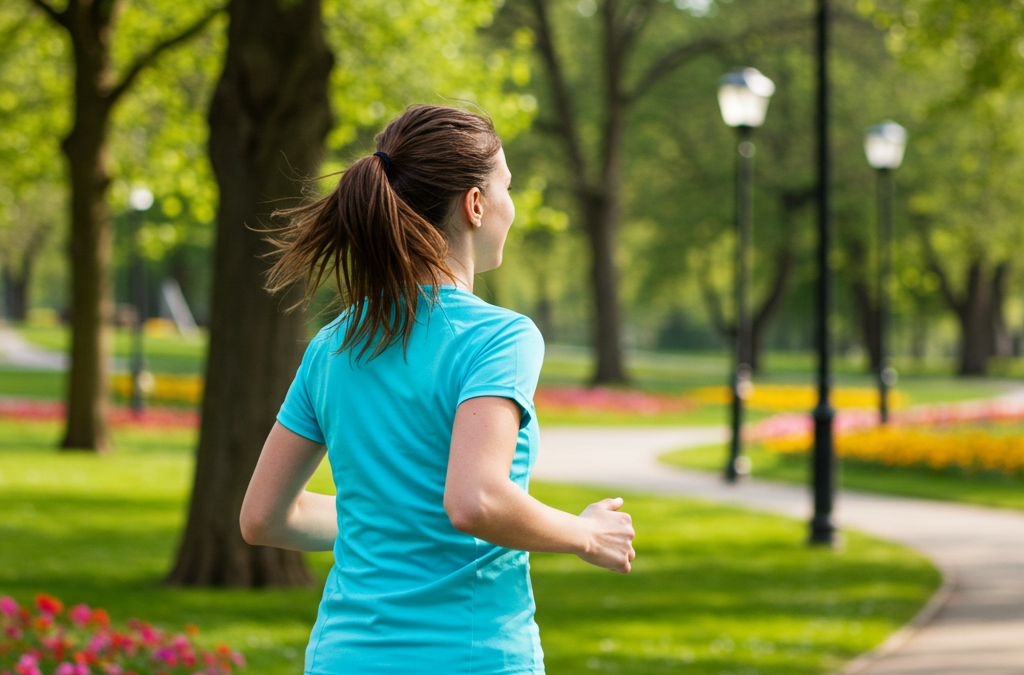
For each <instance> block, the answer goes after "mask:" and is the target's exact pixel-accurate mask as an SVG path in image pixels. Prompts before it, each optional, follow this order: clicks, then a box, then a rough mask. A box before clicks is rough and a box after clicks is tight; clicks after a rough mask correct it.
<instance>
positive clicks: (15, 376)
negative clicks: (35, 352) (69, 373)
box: [0, 368, 65, 399]
mask: <svg viewBox="0 0 1024 675" xmlns="http://www.w3.org/2000/svg"><path fill="white" fill-rule="evenodd" d="M64 380H65V377H64V373H62V372H55V371H52V370H39V371H36V370H13V369H6V368H0V396H11V397H18V398H45V399H55V398H62V397H63V396H64V386H65V385H64Z"/></svg>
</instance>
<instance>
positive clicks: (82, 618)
mask: <svg viewBox="0 0 1024 675" xmlns="http://www.w3.org/2000/svg"><path fill="white" fill-rule="evenodd" d="M68 618H69V619H71V621H72V622H73V623H74V624H75V625H76V626H78V627H79V628H81V627H82V626H84V625H85V624H87V623H89V620H90V619H91V618H92V610H91V609H89V606H88V605H75V606H74V607H72V608H71V609H69V610H68Z"/></svg>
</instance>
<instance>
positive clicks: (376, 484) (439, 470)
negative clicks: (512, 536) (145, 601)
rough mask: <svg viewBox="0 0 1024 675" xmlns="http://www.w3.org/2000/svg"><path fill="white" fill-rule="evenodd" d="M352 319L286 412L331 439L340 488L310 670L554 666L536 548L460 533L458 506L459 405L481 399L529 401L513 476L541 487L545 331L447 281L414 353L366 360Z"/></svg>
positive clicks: (428, 307)
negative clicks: (534, 568)
mask: <svg viewBox="0 0 1024 675" xmlns="http://www.w3.org/2000/svg"><path fill="white" fill-rule="evenodd" d="M344 316H345V315H343V317H342V318H340V319H339V320H338V321H336V322H334V323H332V324H331V325H329V326H328V327H326V328H325V329H324V330H322V331H321V332H320V334H319V335H318V336H317V337H316V338H315V339H314V340H313V342H312V343H311V344H310V346H309V348H308V350H307V353H306V356H305V358H304V359H303V363H302V366H301V367H300V369H299V372H298V373H297V375H296V378H295V383H294V384H293V386H292V389H291V391H289V394H288V397H287V399H286V401H285V404H284V405H283V406H282V409H281V413H280V414H279V416H278V420H279V421H280V422H281V424H283V425H284V426H286V427H288V428H289V429H291V430H292V431H294V432H296V433H298V434H300V435H303V436H305V437H307V438H310V439H313V440H317V441H320V442H323V443H325V444H326V445H327V447H328V458H329V461H330V464H331V471H332V474H333V477H334V482H335V485H336V486H337V512H338V531H339V536H338V538H337V541H336V544H335V547H334V554H335V565H334V567H333V569H332V571H331V574H330V577H329V579H328V581H327V584H326V587H325V589H324V597H323V601H322V602H321V605H320V610H319V615H318V618H317V623H316V625H315V626H314V629H313V633H312V639H311V641H310V645H309V647H308V649H307V654H306V672H307V673H316V674H323V675H328V674H331V675H333V674H334V673H341V672H353V673H360V672H374V673H382V674H386V673H392V672H393V673H403V674H404V673H411V672H423V673H431V672H438V673H542V672H543V655H542V652H541V648H540V641H539V637H538V632H537V627H536V624H535V623H534V621H533V613H534V602H533V593H532V590H531V588H530V582H529V573H528V570H529V565H528V554H527V553H526V552H523V551H513V550H509V549H505V548H501V547H498V546H495V545H493V544H489V543H487V542H485V541H483V540H480V539H477V538H475V537H473V536H470V535H468V534H464V533H462V532H459V531H458V530H456V529H455V528H454V527H453V526H452V523H451V520H450V519H449V517H448V515H447V514H446V512H445V510H444V491H445V475H446V471H447V469H448V453H449V447H450V445H451V437H452V427H453V423H454V418H455V411H456V409H457V408H458V406H459V404H460V403H462V402H463V401H464V400H466V399H469V398H474V397H479V396H500V397H506V398H511V399H514V400H515V401H516V402H517V403H518V404H519V406H520V407H521V408H522V410H523V417H522V421H521V425H520V430H519V436H518V440H517V446H516V450H515V455H514V457H513V462H512V468H511V473H510V478H511V479H512V480H513V481H514V482H515V483H516V484H518V485H519V486H520V487H521V488H523V489H524V490H525V489H526V488H527V485H528V480H529V472H530V470H531V469H532V466H533V463H534V461H535V459H536V452H537V449H538V445H539V432H538V426H537V422H536V417H535V413H534V409H533V403H532V399H533V392H534V388H535V387H536V382H537V376H538V374H539V372H540V366H541V362H542V360H543V349H544V346H543V340H542V339H541V336H540V333H539V332H538V331H537V329H536V327H535V326H534V325H533V323H532V322H531V321H530V320H529V319H527V318H525V317H523V316H521V315H518V314H516V313H514V312H511V311H509V310H505V309H501V308H498V307H493V306H491V305H489V304H487V303H485V302H483V301H481V300H480V299H478V298H477V297H476V296H474V295H472V294H471V293H468V292H466V291H463V290H461V289H457V288H456V287H454V286H442V287H440V288H439V289H438V298H437V301H436V303H432V302H430V301H427V300H426V299H421V302H419V303H418V310H417V318H416V323H415V325H414V327H413V330H412V332H411V334H410V338H409V341H408V346H407V348H406V349H403V345H402V344H401V342H398V343H396V344H393V345H392V346H391V347H389V348H388V349H387V350H386V351H384V352H383V353H382V354H380V355H379V356H377V357H376V358H374V359H372V360H368V359H362V360H357V359H356V358H354V356H353V355H352V354H351V352H350V351H346V352H342V353H338V352H337V350H338V348H339V347H340V345H341V340H342V337H343V335H344V334H345V330H344V329H345V326H344V325H342V326H338V325H337V323H338V322H339V321H344V320H346V319H345V318H344ZM382 656H383V657H384V659H385V660H384V661H382Z"/></svg>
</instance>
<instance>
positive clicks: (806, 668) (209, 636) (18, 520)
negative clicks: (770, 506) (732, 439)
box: [0, 420, 939, 675]
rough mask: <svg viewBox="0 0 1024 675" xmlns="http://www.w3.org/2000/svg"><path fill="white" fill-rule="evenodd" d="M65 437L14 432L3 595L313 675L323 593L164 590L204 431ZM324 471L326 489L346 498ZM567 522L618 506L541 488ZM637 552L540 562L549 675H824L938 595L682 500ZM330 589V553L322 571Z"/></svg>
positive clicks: (257, 665) (917, 573)
mask: <svg viewBox="0 0 1024 675" xmlns="http://www.w3.org/2000/svg"><path fill="white" fill-rule="evenodd" d="M58 432H59V429H58V425H56V424H53V423H42V422H31V423H30V422H11V421H2V420H0V513H3V514H4V517H3V518H2V519H0V541H2V542H3V546H0V593H10V594H11V595H13V596H14V597H15V598H16V599H18V600H19V601H22V602H24V601H28V600H30V599H31V597H32V596H33V595H34V594H35V593H37V592H40V591H45V592H49V593H53V594H54V595H57V596H58V597H60V598H61V599H63V600H64V601H65V602H68V603H77V602H86V603H89V604H91V605H93V606H99V607H105V608H106V609H108V610H109V611H110V613H111V615H112V617H113V619H114V621H115V623H119V622H123V621H125V620H126V619H127V618H129V617H133V616H135V617H139V618H142V619H145V620H149V621H153V622H155V623H157V624H158V625H162V626H165V627H169V628H180V627H182V626H183V625H184V624H185V623H195V624H196V625H198V626H200V627H201V629H202V634H201V635H200V642H201V643H202V644H205V645H212V644H214V643H216V642H219V641H225V642H228V643H229V644H231V645H233V646H236V647H238V648H240V649H241V650H243V651H244V653H245V654H246V656H247V658H248V660H249V664H250V666H249V672H252V673H259V674H260V675H284V674H285V673H296V672H299V668H300V666H301V663H302V654H303V649H304V647H305V644H306V641H307V639H308V636H309V630H310V627H311V626H312V623H313V620H314V618H315V615H316V607H317V603H318V600H319V596H320V593H321V588H319V587H317V588H311V589H291V590H261V591H246V590H223V589H177V588H166V587H163V586H161V584H160V580H161V578H162V577H163V576H164V575H165V574H166V572H167V570H168V568H169V566H170V564H171V560H172V558H173V555H174V552H175V547H176V545H177V541H178V536H179V534H180V530H181V527H182V524H183V521H184V515H185V509H186V500H187V491H188V488H189V485H190V482H191V474H192V455H191V452H190V449H191V448H192V446H193V444H194V441H195V432H193V431H173V432H167V431H164V430H161V431H138V430H136V431H129V430H124V429H122V430H118V431H117V432H116V433H115V442H116V444H117V449H116V450H115V452H113V453H111V454H109V455H105V456H95V455H85V454H77V453H72V454H61V453H57V452H56V451H54V450H52V447H53V445H52V444H53V442H54V441H55V440H56V438H57V435H58ZM325 468H326V467H322V468H321V471H319V472H318V473H317V475H316V477H315V478H314V481H313V484H312V486H313V487H314V489H318V490H320V491H324V492H330V491H331V489H332V485H331V480H330V475H329V473H328V472H327V471H326V470H325ZM531 491H532V492H533V494H535V495H536V496H538V497H539V498H540V499H542V500H544V501H546V502H548V503H551V504H553V505H555V506H558V507H560V508H564V509H566V510H569V511H573V512H579V511H580V510H581V509H582V508H583V507H584V506H585V505H586V504H588V503H590V502H593V501H596V500H598V499H600V498H603V497H605V496H607V495H606V494H605V492H604V491H596V490H592V489H586V488H580V487H569V486H562V485H552V484H534V485H533V486H532V488H531ZM623 496H624V497H625V498H626V510H627V511H628V512H629V513H631V514H632V515H633V517H634V522H635V524H636V529H637V539H636V548H637V552H638V557H637V560H636V561H635V566H634V570H633V573H632V574H630V575H629V576H626V577H621V576H619V575H615V574H612V573H609V572H605V571H603V570H598V569H596V568H593V567H590V566H588V565H585V564H584V563H582V562H580V561H579V560H577V559H575V558H573V557H571V556H554V555H534V556H533V557H532V568H533V581H534V588H535V590H536V596H537V604H538V608H539V609H538V612H537V622H538V623H539V624H540V626H541V635H542V639H543V643H544V648H545V652H546V663H547V669H548V672H551V673H558V674H559V675H563V674H568V675H571V674H575V673H589V672H594V671H597V672H614V673H624V674H636V675H656V674H658V673H676V672H680V671H682V670H685V672H690V673H696V674H701V675H703V674H707V675H710V674H712V673H714V674H717V673H722V672H733V673H739V672H745V673H760V674H762V675H764V674H776V673H777V674H779V675H783V674H786V675H794V674H796V675H802V674H808V675H809V674H812V673H826V672H829V671H831V670H833V669H834V668H836V667H837V666H839V665H840V664H841V663H842V662H844V661H846V660H848V659H850V658H852V657H854V656H855V655H857V654H858V653H861V652H863V651H865V650H867V649H870V648H871V647H873V646H874V645H876V644H878V643H879V642H880V641H881V640H882V639H884V638H885V636H886V635H888V634H890V633H891V632H892V631H893V630H895V629H896V628H897V627H898V626H899V625H901V624H902V623H903V622H905V621H906V620H907V619H909V618H910V617H911V616H912V615H913V614H914V613H915V611H917V609H918V608H919V607H920V606H921V605H922V604H923V603H924V602H925V601H926V599H927V598H928V597H929V596H930V594H931V593H932V592H933V591H934V589H935V588H936V587H937V585H938V583H939V577H938V574H937V572H936V571H935V570H934V569H933V568H932V567H931V566H930V565H929V564H928V562H927V561H925V560H924V559H922V558H921V557H920V556H918V555H916V554H914V553H912V552H910V551H908V550H906V549H904V548H901V547H899V546H896V545H893V544H889V543H885V542H881V541H878V540H876V539H872V538H870V537H866V536H862V535H859V534H857V533H855V532H850V533H848V535H847V537H846V542H847V545H846V548H845V549H844V550H842V551H840V552H835V551H831V550H822V549H810V548H808V547H807V546H806V545H805V544H804V535H805V532H804V530H805V528H804V525H803V523H800V522H795V521H790V520H786V519H783V518H779V517H775V516H768V515H757V514H750V513H746V512H743V511H739V510H736V509H733V508H726V507H720V506H711V505H707V504H701V503H697V502H693V501H688V500H683V499H670V498H665V497H644V496H640V495H628V494H627V495H623ZM308 560H309V564H310V567H311V569H312V570H313V571H314V573H315V574H316V575H317V576H318V577H319V578H320V579H321V580H322V579H323V578H325V576H326V573H327V571H328V570H329V567H330V565H331V555H330V553H323V554H315V555H311V556H309V558H308Z"/></svg>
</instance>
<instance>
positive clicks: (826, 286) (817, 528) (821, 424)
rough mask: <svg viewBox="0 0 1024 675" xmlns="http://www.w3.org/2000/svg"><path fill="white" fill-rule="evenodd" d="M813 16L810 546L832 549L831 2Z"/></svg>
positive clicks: (823, 1)
mask: <svg viewBox="0 0 1024 675" xmlns="http://www.w3.org/2000/svg"><path fill="white" fill-rule="evenodd" d="M817 4H818V13H817V16H816V17H815V27H816V28H817V31H816V32H817V40H816V44H815V57H816V59H815V60H816V61H817V65H818V68H817V70H818V72H817V78H816V79H817V85H818V86H817V92H816V93H817V95H816V97H815V98H816V104H817V105H816V107H817V111H816V112H817V114H816V115H815V122H816V127H817V136H818V148H817V149H818V152H817V155H818V157H817V159H818V255H817V258H818V260H817V262H818V288H817V291H818V294H817V298H816V300H817V315H818V316H817V319H818V322H817V323H818V325H817V329H818V330H817V336H816V337H817V347H818V404H817V405H816V406H815V407H814V411H813V412H812V413H811V414H812V417H813V420H814V453H813V455H812V459H811V467H812V469H811V476H812V478H813V481H814V515H813V516H812V517H811V522H810V537H809V541H810V543H811V544H814V545H823V546H834V545H835V543H836V534H835V532H836V528H835V525H833V523H832V507H833V502H834V498H835V487H836V459H835V446H834V445H833V438H832V422H833V418H834V417H835V410H833V408H832V403H831V400H830V399H831V393H832V366H831V353H830V336H829V316H830V314H831V300H832V298H831V287H832V275H831V270H830V269H829V252H830V249H831V245H832V205H831V197H832V190H831V181H832V178H831V157H830V147H829V134H828V127H829V125H828V122H829V108H828V103H829V97H828V85H829V81H828V28H829V15H828V0H818V3H817Z"/></svg>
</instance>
